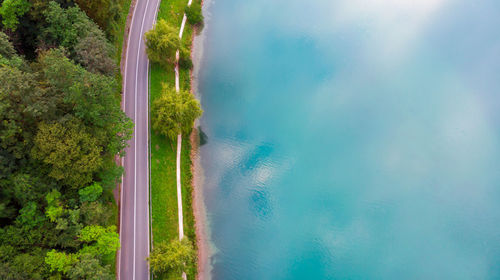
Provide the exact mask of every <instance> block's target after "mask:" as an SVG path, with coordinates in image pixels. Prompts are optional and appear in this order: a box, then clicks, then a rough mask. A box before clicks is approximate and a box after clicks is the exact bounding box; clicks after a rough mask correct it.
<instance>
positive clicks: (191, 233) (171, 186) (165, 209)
mask: <svg viewBox="0 0 500 280" xmlns="http://www.w3.org/2000/svg"><path fill="white" fill-rule="evenodd" d="M195 1H199V0H195ZM187 3H188V0H170V1H165V0H164V1H161V3H160V8H159V11H158V19H164V20H166V21H167V22H168V23H169V24H171V25H172V26H175V27H177V28H178V29H180V26H181V23H182V17H183V15H184V9H185V7H186V6H187ZM192 36H193V29H192V27H191V26H190V25H189V24H186V26H185V29H184V34H183V38H182V41H183V43H184V44H185V46H187V47H188V48H191V40H192ZM179 74H180V81H179V82H180V88H181V89H185V90H190V89H191V88H190V86H191V85H190V73H189V70H186V69H180V73H179ZM150 75H151V87H150V105H151V104H152V103H153V102H154V100H156V98H158V97H159V96H160V93H161V87H162V83H166V84H168V85H169V86H171V87H174V86H175V73H174V65H172V67H170V68H169V69H164V68H162V67H161V66H159V65H156V64H152V65H151V70H150ZM150 108H151V106H150ZM150 127H151V126H150ZM182 140H183V141H182V155H181V183H182V204H183V215H184V232H185V235H186V236H187V237H188V238H189V240H191V241H192V242H196V236H195V228H194V215H193V207H192V189H193V187H192V174H191V157H190V153H191V143H190V141H189V136H188V135H183V139H182ZM175 165H176V141H173V142H172V141H170V140H169V139H167V138H166V137H164V136H162V135H160V134H159V133H157V132H155V131H154V130H153V129H152V128H151V208H152V225H153V226H152V228H153V246H155V245H157V244H159V243H160V242H162V241H167V242H170V241H171V240H173V239H177V238H179V229H178V217H177V190H176V170H175ZM186 274H187V278H188V279H195V277H196V264H193V265H191V266H190V267H189V268H188V269H187V271H186ZM179 277H180V276H179V275H155V279H178V278H179Z"/></svg>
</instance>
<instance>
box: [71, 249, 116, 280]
mask: <svg viewBox="0 0 500 280" xmlns="http://www.w3.org/2000/svg"><path fill="white" fill-rule="evenodd" d="M67 275H68V277H69V278H70V279H75V280H80V279H99V280H113V279H115V277H114V275H113V274H111V273H110V266H109V265H106V266H102V265H101V263H100V261H99V259H98V258H97V257H96V256H94V255H92V254H88V253H87V254H81V255H80V256H79V260H78V262H77V263H76V264H74V265H73V266H72V267H71V268H70V269H69V270H68V273H67Z"/></svg>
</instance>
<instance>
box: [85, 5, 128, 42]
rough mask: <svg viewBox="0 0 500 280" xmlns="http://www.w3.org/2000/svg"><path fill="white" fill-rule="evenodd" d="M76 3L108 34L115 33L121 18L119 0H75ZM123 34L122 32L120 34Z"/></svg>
mask: <svg viewBox="0 0 500 280" xmlns="http://www.w3.org/2000/svg"><path fill="white" fill-rule="evenodd" d="M75 3H77V4H78V6H79V7H80V8H81V9H82V10H84V11H85V13H87V15H88V16H89V17H90V18H91V19H93V20H94V21H95V22H96V23H97V24H98V25H99V26H100V27H101V28H102V30H104V31H106V33H107V34H108V35H113V33H114V31H115V30H116V28H117V26H116V25H117V22H118V21H119V20H120V12H121V7H120V2H119V1H118V0H75ZM118 35H119V36H121V34H118Z"/></svg>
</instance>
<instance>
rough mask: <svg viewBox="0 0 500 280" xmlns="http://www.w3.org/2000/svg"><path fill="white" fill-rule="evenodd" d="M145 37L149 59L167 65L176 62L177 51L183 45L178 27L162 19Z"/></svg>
mask: <svg viewBox="0 0 500 280" xmlns="http://www.w3.org/2000/svg"><path fill="white" fill-rule="evenodd" d="M145 38H146V52H147V54H148V58H149V60H151V61H152V62H155V63H159V64H161V65H163V66H165V67H167V66H168V65H169V64H170V65H171V64H174V63H175V62H176V56H175V55H176V52H177V50H179V49H181V47H182V44H181V39H180V38H179V34H178V31H177V29H176V28H174V27H172V26H170V25H169V24H168V23H167V22H166V21H165V20H163V19H160V20H159V21H158V22H157V23H156V24H155V26H153V29H151V30H149V31H148V32H146V34H145Z"/></svg>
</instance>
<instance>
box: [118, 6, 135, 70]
mask: <svg viewBox="0 0 500 280" xmlns="http://www.w3.org/2000/svg"><path fill="white" fill-rule="evenodd" d="M131 4H132V0H121V1H120V7H121V13H120V20H119V22H118V28H117V29H116V34H115V35H114V37H115V38H116V40H115V42H114V45H115V49H116V60H117V61H118V63H120V60H121V56H122V47H123V39H124V38H125V25H126V23H127V17H128V12H129V10H130V5H131Z"/></svg>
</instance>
